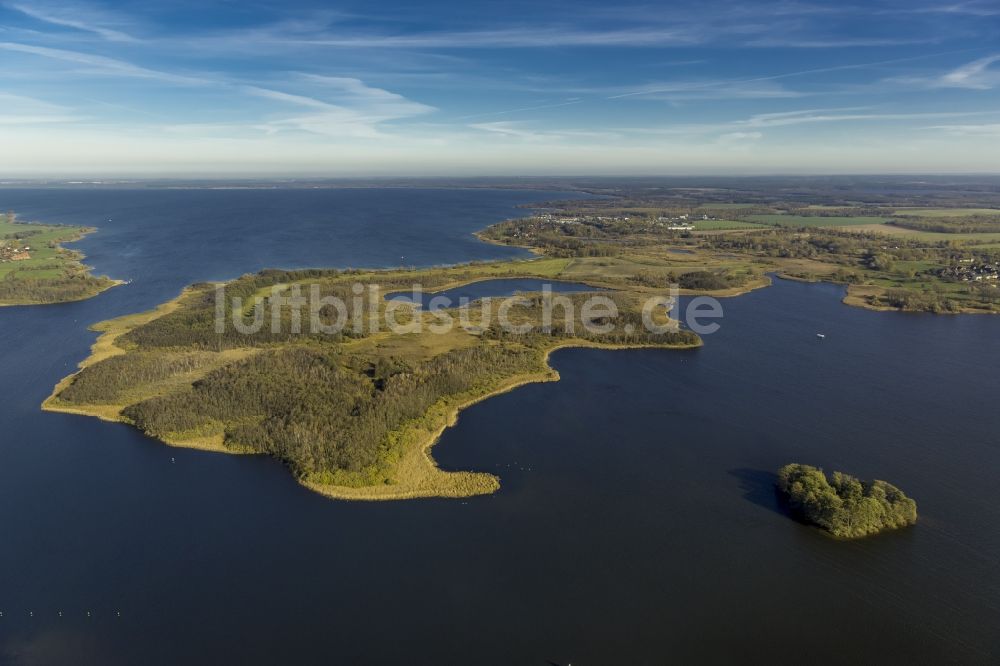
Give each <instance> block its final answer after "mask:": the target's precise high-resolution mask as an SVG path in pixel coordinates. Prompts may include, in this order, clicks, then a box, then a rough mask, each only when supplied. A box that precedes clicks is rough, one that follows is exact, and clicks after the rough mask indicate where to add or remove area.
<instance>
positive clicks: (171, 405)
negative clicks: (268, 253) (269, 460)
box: [44, 259, 701, 499]
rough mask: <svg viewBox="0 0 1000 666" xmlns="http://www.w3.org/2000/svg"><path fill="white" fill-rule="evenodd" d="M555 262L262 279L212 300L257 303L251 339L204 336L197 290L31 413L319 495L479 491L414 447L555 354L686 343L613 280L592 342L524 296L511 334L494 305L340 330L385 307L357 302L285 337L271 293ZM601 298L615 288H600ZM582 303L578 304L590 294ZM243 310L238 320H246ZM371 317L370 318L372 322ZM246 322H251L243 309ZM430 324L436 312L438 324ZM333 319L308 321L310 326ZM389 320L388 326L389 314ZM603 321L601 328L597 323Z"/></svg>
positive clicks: (683, 333)
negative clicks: (253, 461) (437, 327)
mask: <svg viewBox="0 0 1000 666" xmlns="http://www.w3.org/2000/svg"><path fill="white" fill-rule="evenodd" d="M570 263H571V262H569V261H567V260H564V259H541V260H534V261H526V262H508V263H493V264H474V265H465V266H455V267H450V268H440V269H428V270H420V271H410V270H399V271H336V270H329V271H321V270H312V271H293V272H287V271H274V270H271V271H264V272H261V273H258V274H254V275H247V276H244V277H242V278H239V279H237V280H235V281H233V282H230V283H228V284H227V285H226V291H227V294H228V297H230V298H231V297H233V296H243V297H252V296H254V295H258V296H261V299H262V300H261V302H260V304H259V305H258V306H256V307H258V308H261V309H262V313H263V319H264V320H266V321H268V322H271V321H272V318H273V317H277V320H278V321H279V322H280V326H278V327H277V328H276V329H272V328H271V327H270V326H265V327H263V328H262V329H261V330H260V331H258V332H257V333H255V334H247V333H241V332H240V331H239V330H238V329H237V328H235V327H226V329H225V330H224V331H222V332H219V331H218V330H217V328H216V322H215V314H216V301H215V298H216V293H217V292H216V288H217V285H214V284H199V285H194V286H192V287H190V288H189V289H187V290H186V291H185V292H184V293H183V294H182V295H181V296H180V297H179V298H177V299H176V300H174V301H172V302H170V303H168V304H165V305H163V306H161V307H160V308H158V309H157V310H155V311H153V312H150V313H145V314H142V315H132V316H129V317H125V318H122V319H118V320H112V321H110V322H104V323H103V324H100V325H98V327H97V328H98V330H101V331H102V333H103V334H102V336H101V337H100V338H99V339H98V341H97V343H96V344H95V347H94V349H93V352H92V354H91V357H90V358H88V359H87V360H86V361H85V362H84V363H83V364H82V367H81V369H80V371H79V372H77V373H76V374H74V375H72V376H70V377H68V378H66V379H65V380H64V381H63V382H62V383H61V384H60V385H59V386H58V387H56V390H55V391H54V393H53V395H52V396H51V397H50V398H49V399H48V400H47V401H46V403H45V405H44V407H45V408H46V409H49V410H55V411H65V412H71V413H79V414H88V415H92V416H98V417H100V418H104V419H108V420H115V421H122V422H125V423H129V424H132V425H134V426H136V427H137V428H139V429H141V430H142V431H143V432H145V433H147V434H149V435H151V436H154V437H156V438H158V439H160V440H162V441H164V442H166V443H168V444H173V445H177V446H188V447H195V448H203V449H210V450H217V451H225V452H230V453H256V454H267V455H271V456H274V457H276V458H278V459H279V460H281V461H282V462H284V463H285V464H286V465H287V466H288V468H289V469H290V470H291V471H292V473H293V474H295V476H296V478H298V479H299V480H300V481H301V482H302V483H303V484H305V485H306V486H308V487H310V488H313V489H315V490H317V491H319V492H322V493H325V494H327V495H330V496H336V497H342V498H352V499H390V498H402V497H417V496H428V495H437V496H465V495H474V494H479V493H487V492H492V491H494V490H495V489H496V488H497V487H498V483H499V482H498V479H496V477H494V476H492V475H490V474H483V473H472V472H444V471H442V470H440V469H438V468H437V466H436V465H435V464H434V462H433V459H432V458H431V457H430V456H429V454H428V449H429V447H430V446H431V445H432V444H433V443H434V442H435V441H436V440H437V438H438V436H439V435H440V433H441V432H442V431H443V429H444V428H445V427H447V426H448V425H449V424H451V423H453V422H454V420H455V418H456V415H457V413H458V411H459V410H460V409H462V408H464V407H465V406H467V405H469V404H472V403H474V402H476V401H478V400H482V399H484V398H486V397H488V396H490V395H493V394H496V393H499V392H503V391H507V390H510V389H512V388H514V387H516V386H519V385H521V384H524V383H527V382H538V381H551V380H555V379H557V378H558V375H557V374H556V373H555V371H554V370H552V369H551V368H550V367H549V366H548V363H547V359H548V355H549V353H550V352H552V351H553V350H554V349H557V348H560V347H564V346H597V347H604V348H623V347H671V348H689V347H695V346H698V345H700V343H701V341H700V339H699V338H698V336H697V335H695V334H694V333H692V332H691V331H689V330H685V329H682V328H680V327H674V326H668V325H669V324H670V321H669V320H668V319H667V317H666V313H665V312H659V313H658V314H657V317H658V319H657V321H658V322H659V324H662V325H663V327H664V329H667V328H669V329H670V330H662V331H659V332H651V331H648V330H647V329H646V328H645V327H644V326H643V325H642V323H643V322H642V314H641V307H642V304H643V302H644V300H645V296H646V295H647V293H648V292H647V291H644V289H643V288H641V287H635V286H634V285H632V284H630V283H629V282H628V281H627V280H624V279H621V278H620V277H619V278H615V277H613V276H606V277H605V279H604V280H602V281H600V282H601V286H603V287H605V288H606V289H608V288H609V287H611V288H612V289H608V290H607V291H603V292H602V295H603V296H604V297H605V298H607V299H609V301H610V302H612V303H614V305H615V309H616V310H617V313H618V314H617V315H616V316H615V317H613V318H611V317H604V316H602V317H600V319H601V320H602V321H601V322H600V324H601V325H602V326H609V327H612V328H613V330H607V331H605V332H601V333H600V334H595V333H593V332H589V331H588V330H586V328H584V327H583V326H581V325H579V324H581V323H582V320H581V321H579V322H577V323H578V326H575V327H571V326H566V325H565V323H563V322H559V323H557V324H555V325H551V326H545V325H544V323H545V322H544V317H543V312H544V306H543V300H542V296H541V295H540V294H525V295H522V296H521V297H519V299H518V300H517V303H516V306H515V307H512V308H510V309H509V310H508V314H509V316H510V318H511V319H512V322H513V323H515V324H516V325H517V326H518V328H520V327H522V326H525V325H530V326H531V329H532V330H531V331H526V332H524V333H519V332H511V331H509V330H507V329H505V328H504V327H501V326H499V325H498V323H497V314H498V310H499V308H500V307H502V306H503V301H498V300H496V299H493V300H489V301H486V300H483V301H480V302H477V305H476V307H473V308H471V310H470V311H469V313H468V316H469V321H468V322H467V324H466V325H463V326H455V327H453V328H452V329H450V330H448V331H447V332H432V331H431V330H430V325H431V324H432V323H433V322H434V320H435V318H436V315H435V313H432V312H429V311H423V310H414V309H411V308H403V309H402V310H401V312H398V313H397V314H398V315H399V316H398V318H397V321H399V322H400V323H402V324H403V325H407V324H415V323H418V320H419V323H420V324H422V325H426V328H424V330H422V331H418V332H393V331H389V330H376V331H372V330H369V329H366V328H362V327H358V326H355V324H358V323H363V322H366V321H369V319H370V317H371V315H372V314H376V315H378V316H380V317H384V316H385V313H386V309H387V308H389V307H390V303H392V302H391V301H387V300H384V299H378V300H377V301H375V302H374V303H373V302H370V301H367V300H366V301H365V302H364V304H363V305H364V307H363V308H362V309H361V310H358V311H356V312H355V311H351V312H349V313H348V318H347V321H346V322H344V323H345V325H344V327H343V329H342V330H341V331H339V332H337V333H336V334H330V333H328V332H313V331H306V330H302V331H300V332H298V333H295V332H293V321H292V317H293V315H292V313H291V310H290V309H282V308H280V306H278V305H277V304H276V300H275V299H276V298H277V296H274V295H273V294H274V293H275V291H274V290H275V288H277V292H278V293H279V294H280V293H289V292H290V291H291V290H293V289H294V288H295V287H296V285H303V286H304V285H309V286H316V287H317V288H318V289H320V290H321V292H320V293H321V297H326V296H339V297H342V298H345V299H347V298H350V296H351V295H352V294H353V293H356V292H353V291H352V289H353V288H354V285H356V284H364V285H365V286H366V288H365V291H367V287H368V286H370V285H373V284H378V285H379V286H380V287H381V290H382V291H383V292H391V291H394V290H404V289H408V288H409V287H410V286H411V285H412V284H414V282H419V283H421V284H423V285H424V287H425V288H427V289H436V290H441V289H446V288H450V287H452V286H456V285H460V284H465V283H468V282H471V281H476V280H482V279H490V278H504V277H542V278H546V277H547V278H557V277H560V276H561V275H562V274H563V272H564V271H565V270H566V269H567V268H568V267H569V265H570ZM615 286H617V289H614V288H613V287H615ZM591 295H592V294H591ZM561 296H562V298H563V299H564V300H563V301H562V304H563V307H568V308H569V309H570V310H571V311H574V312H577V313H581V317H582V316H583V315H582V313H583V312H584V307H583V305H584V301H585V299H586V298H587V297H588V294H572V295H561ZM251 309H253V308H251ZM373 311H374V312H373ZM246 314H247V318H248V320H249V319H251V318H252V317H253V316H254V315H255V313H252V312H250V311H248V312H247V313H246ZM438 314H439V313H438ZM335 316H337V313H335V312H323V313H322V320H323V322H324V323H325V324H326V323H330V322H331V321H332V319H330V320H329V321H328V318H330V317H335ZM394 316H395V315H394ZM603 320H606V321H603Z"/></svg>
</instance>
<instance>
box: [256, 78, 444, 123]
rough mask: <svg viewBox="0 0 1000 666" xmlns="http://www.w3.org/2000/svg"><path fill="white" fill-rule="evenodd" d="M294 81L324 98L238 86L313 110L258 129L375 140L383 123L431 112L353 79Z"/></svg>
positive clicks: (274, 121)
mask: <svg viewBox="0 0 1000 666" xmlns="http://www.w3.org/2000/svg"><path fill="white" fill-rule="evenodd" d="M296 78H297V79H299V80H302V81H306V82H309V83H311V84H313V85H314V86H316V87H317V88H318V89H319V90H320V91H321V92H322V93H323V96H324V97H325V98H326V99H320V98H318V97H312V96H307V95H301V94H295V93H287V92H283V91H279V90H273V89H270V88H263V87H260V86H251V85H241V86H239V89H240V90H242V91H243V92H246V93H248V94H251V95H255V96H257V97H262V98H265V99H269V100H272V101H276V102H281V103H285V104H291V105H295V106H300V107H306V108H309V109H312V110H314V113H308V114H305V115H293V116H284V117H278V118H272V119H270V120H268V121H266V122H264V123H262V124H261V125H259V127H261V128H263V129H265V131H268V132H278V131H287V130H298V131H303V132H311V133H314V134H322V135H326V136H352V137H365V138H377V137H381V136H384V134H383V132H382V131H381V130H380V129H379V125H381V124H383V123H386V122H390V121H393V120H399V119H403V118H410V117H413V116H418V115H422V114H425V113H430V112H431V111H434V107H432V106H428V105H426V104H421V103H420V102H415V101H413V100H409V99H407V98H405V97H403V96H402V95H398V94H396V93H393V92H390V91H388V90H384V89H382V88H376V87H372V86H369V85H367V84H365V82H364V81H361V80H360V79H356V78H348V77H333V76H320V75H315V74H299V75H296Z"/></svg>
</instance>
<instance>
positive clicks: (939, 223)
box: [890, 210, 1000, 234]
mask: <svg viewBox="0 0 1000 666" xmlns="http://www.w3.org/2000/svg"><path fill="white" fill-rule="evenodd" d="M890 224H893V225H895V226H897V227H903V228H904V229H913V230H915V231H932V232H935V233H940V234H982V233H997V232H1000V210H998V211H997V215H964V216H949V217H930V216H927V217H924V216H916V215H906V216H897V217H895V218H893V220H892V221H891V222H890Z"/></svg>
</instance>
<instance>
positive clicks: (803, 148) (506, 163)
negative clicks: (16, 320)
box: [0, 0, 1000, 177]
mask: <svg viewBox="0 0 1000 666" xmlns="http://www.w3.org/2000/svg"><path fill="white" fill-rule="evenodd" d="M982 171H989V172H1000V0H989V1H986V0H969V1H964V2H963V1H951V0H907V1H902V0H880V1H879V0H876V1H874V2H871V1H870V2H858V3H857V4H851V3H850V2H848V3H842V2H809V1H802V2H799V1H786V2H731V1H722V2H719V1H715V0H702V1H697V2H672V3H636V4H632V3H628V2H616V3H609V2H580V1H576V2H544V1H541V0H539V1H537V2H516V1H515V2H471V1H462V2H446V1H443V0H435V1H431V2H419V3H415V2H374V1H368V2H345V3H315V2H300V1H297V0H291V1H286V2H280V3H278V2H263V1H253V0H251V1H248V2H237V1H233V2H217V3H209V2H194V1H193V0H174V1H170V2H164V1H160V0H152V1H149V2H90V1H80V2H78V1H76V0H72V1H65V0H0V176H11V177H19V176H77V175H79V176H83V175H95V176H96V175H103V176H128V175H149V176H156V175H168V176H170V175H177V176H183V175H187V176H196V175H220V176H232V175H248V176H250V175H252V176H261V175H275V176H371V175H544V174H566V175H573V174H706V173H725V174H741V173H841V172H855V173H857V172H865V173H875V172H982Z"/></svg>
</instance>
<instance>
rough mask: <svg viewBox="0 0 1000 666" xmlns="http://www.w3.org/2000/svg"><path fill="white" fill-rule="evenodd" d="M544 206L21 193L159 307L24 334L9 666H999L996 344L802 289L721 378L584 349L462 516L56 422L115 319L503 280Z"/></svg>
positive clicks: (14, 369) (92, 310)
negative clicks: (820, 504)
mask: <svg viewBox="0 0 1000 666" xmlns="http://www.w3.org/2000/svg"><path fill="white" fill-rule="evenodd" d="M545 196H551V195H543V194H539V193H523V192H522V193H516V192H488V191H465V192H462V191H416V190H381V191H380V190H365V191H309V192H298V191H296V192H288V191H282V190H271V191H260V192H257V191H250V192H247V191H125V192H108V191H98V192H94V191H75V192H52V191H45V192H22V191H17V192H12V191H0V207H3V208H16V209H18V210H20V211H21V212H22V213H23V214H24V215H25V216H29V214H30V216H31V217H37V218H44V219H46V220H50V221H67V222H86V223H90V224H98V225H100V224H101V219H105V220H106V219H107V218H108V217H111V218H112V221H111V222H105V223H103V225H102V227H103V228H102V231H101V232H100V233H99V234H97V235H95V236H93V237H91V238H90V239H88V240H87V241H85V242H84V243H82V244H81V245H82V246H84V249H85V250H86V251H87V252H88V254H89V255H90V260H91V263H93V264H94V265H95V266H97V268H98V269H99V271H100V272H106V273H108V274H110V275H112V276H114V277H125V278H132V279H134V282H133V283H132V284H131V285H129V286H127V287H121V288H117V289H115V290H112V291H110V292H107V293H106V294H104V295H102V296H100V297H98V298H96V299H93V300H91V301H86V302H83V303H75V304H66V305H58V306H47V307H34V308H6V309H2V310H0V348H2V349H3V353H2V363H3V367H4V371H3V373H2V375H0V404H2V405H3V408H2V411H0V528H2V536H0V611H2V613H3V615H2V617H0V647H2V650H3V651H2V652H0V655H2V658H0V661H7V662H12V663H24V664H33V663H42V664H62V663H65V664H85V663H93V664H109V663H154V664H159V663H164V664H166V663H179V662H187V663H210V662H211V663H219V662H222V663H234V662H236V663H254V664H256V663H260V664H273V663H327V664H328V663H337V664H341V663H342V664H364V663H410V664H470V663H474V664H540V665H544V664H548V663H557V664H565V663H568V662H572V663H573V664H578V665H579V664H625V663H628V664H662V663H691V662H722V661H736V660H739V661H744V662H757V663H759V662H764V661H779V660H780V661H782V662H784V661H788V660H789V659H802V660H809V661H810V662H831V663H848V662H851V663H859V662H860V663H875V662H882V663H941V662H961V663H991V662H995V661H996V660H997V657H998V655H1000V633H998V627H1000V608H998V604H1000V602H998V599H1000V567H998V564H1000V562H998V551H1000V486H998V485H997V484H996V481H995V479H996V476H997V472H998V470H1000V451H998V441H997V433H998V432H1000V411H998V410H997V409H996V391H997V380H996V369H997V368H998V367H1000V346H998V340H1000V318H990V317H974V316H966V317H943V316H942V317H934V316H912V315H898V314H886V313H874V312H867V311H863V310H858V309H853V308H848V307H845V306H843V305H841V304H840V303H839V302H838V301H839V297H840V295H841V292H840V289H838V288H835V287H831V286H826V285H807V284H799V283H789V282H779V283H777V284H776V285H775V286H774V287H772V288H770V289H766V290H762V291H758V292H755V293H753V294H749V295H746V296H743V297H739V298H736V299H729V300H726V301H725V303H724V305H725V311H726V317H725V319H724V320H723V322H722V323H723V328H722V330H721V331H720V332H719V333H717V334H715V335H713V336H710V337H709V338H708V339H707V340H706V346H705V347H704V348H702V349H699V350H694V351H686V352H678V351H663V350H661V351H653V350H650V351H621V352H602V351H595V350H564V351H560V352H558V353H556V354H555V355H554V356H553V363H554V364H555V366H556V367H557V368H558V370H559V371H560V373H561V374H562V381H561V382H559V383H557V384H540V385H533V386H527V387H523V388H521V389H518V390H517V391H515V392H513V393H510V394H506V395H503V396H499V397H496V398H494V399H491V400H489V401H486V402H484V403H480V404H479V405H476V406H474V407H473V408H471V409H469V410H467V411H466V412H464V413H463V414H462V416H461V418H460V420H459V423H458V424H457V426H456V427H454V428H452V429H450V430H449V431H447V432H446V433H445V435H444V437H443V439H442V442H441V443H440V444H439V445H438V446H437V447H436V448H435V449H434V453H435V456H436V457H437V458H438V460H439V461H441V463H442V465H443V466H445V467H448V468H453V469H478V470H491V471H495V472H497V473H499V474H500V476H501V479H502V483H503V488H502V490H501V491H500V492H499V493H497V494H496V495H493V496H489V497H480V498H472V499H469V500H418V501H407V502H394V503H382V504H363V503H358V504H355V503H344V502H336V501H331V500H327V499H324V498H322V497H320V496H318V495H315V494H313V493H310V492H309V491H307V490H304V489H303V488H301V487H299V486H298V485H296V484H295V482H294V481H293V480H292V478H291V476H290V475H289V474H288V473H287V471H286V470H285V469H283V468H282V467H281V466H280V465H279V464H277V463H275V462H273V461H270V460H267V459H264V458H249V457H233V456H226V455H221V454H210V453H203V452H197V451H186V450H181V449H171V448H168V447H165V446H163V445H161V444H159V443H157V442H155V441H152V440H149V439H147V438H145V437H143V436H142V435H140V434H138V433H137V432H135V431H134V430H132V429H130V428H128V427H127V426H123V425H119V424H109V423H103V422H100V421H97V420H95V419H91V418H85V417H74V416H70V415H64V414H47V413H42V412H40V411H38V404H39V403H40V402H41V401H42V399H44V397H45V396H46V395H47V394H48V392H49V391H50V389H51V387H52V385H53V384H54V383H55V382H56V381H57V380H58V379H59V378H61V377H62V376H63V375H64V374H66V373H67V372H68V371H69V370H71V369H72V367H73V366H74V365H75V363H76V362H78V361H79V360H80V359H81V358H83V357H84V356H85V355H86V351H87V347H88V345H89V344H90V342H91V341H92V340H93V337H94V334H92V333H90V332H88V331H86V326H87V325H88V324H90V323H92V322H95V321H98V320H102V319H105V318H107V317H109V316H113V315H116V314H121V313H123V312H129V311H135V310H139V309H143V308H147V307H151V306H153V305H155V304H156V303H157V302H159V301H162V300H164V299H165V298H168V297H171V296H173V295H174V294H175V293H176V292H177V290H178V289H179V288H180V287H181V286H183V285H184V284H186V283H189V282H191V281H194V280H203V279H216V278H225V277H230V276H232V275H236V274H239V273H242V272H245V271H250V270H256V269H258V268H260V267H262V266H265V265H277V266H315V265H319V266H324V265H340V266H348V265H356V266H362V265H379V264H382V265H398V262H399V261H400V259H399V257H401V256H405V257H406V259H405V260H404V261H405V262H406V263H407V264H410V263H412V264H414V265H425V264H432V263H440V262H447V261H464V260H469V259H476V258H480V259H482V258H493V257H501V256H510V255H512V252H511V251H509V250H507V249H505V248H500V247H494V246H488V245H482V244H479V243H477V242H476V241H475V240H474V239H471V238H470V237H469V236H468V234H469V232H470V231H472V230H474V229H477V228H479V227H482V226H484V225H485V224H488V223H489V222H491V221H493V220H496V219H500V218H503V217H505V216H508V215H511V214H514V213H516V211H514V210H513V209H512V206H513V205H515V204H516V203H521V202H525V201H529V200H531V199H532V198H534V197H537V198H539V199H540V198H544V197H545ZM817 332H824V333H825V334H826V335H827V337H826V339H825V340H819V339H818V338H817V337H816V333H817ZM789 461H800V462H806V463H812V464H819V465H823V466H825V467H827V468H828V469H833V468H837V469H844V470H846V471H850V472H852V473H855V474H857V475H860V476H863V477H873V476H874V477H881V478H886V479H888V480H890V481H892V482H894V483H896V484H898V485H900V486H901V487H902V488H904V489H905V490H906V491H907V493H908V494H910V495H912V496H913V497H915V498H916V499H917V501H918V503H919V507H920V514H921V520H920V523H919V524H918V525H917V526H916V527H914V528H912V529H909V530H905V531H901V532H898V533H892V534H887V535H882V536H879V537H877V538H873V539H869V540H864V541H858V542H838V541H833V540H831V539H828V538H826V537H825V536H824V535H823V534H821V533H819V532H817V531H815V530H813V529H811V528H808V527H806V526H803V525H800V524H798V523H796V522H794V521H792V520H790V519H789V518H788V517H787V516H785V515H783V514H782V513H781V511H780V508H779V506H778V504H777V502H776V500H775V497H774V493H773V490H772V487H771V483H772V478H771V476H770V474H771V473H772V471H773V470H774V469H776V468H777V467H779V466H780V465H782V464H784V463H785V462H789ZM60 613H61V616H60ZM88 613H90V616H89V617H88V615H87V614H88ZM119 613H120V617H119Z"/></svg>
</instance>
